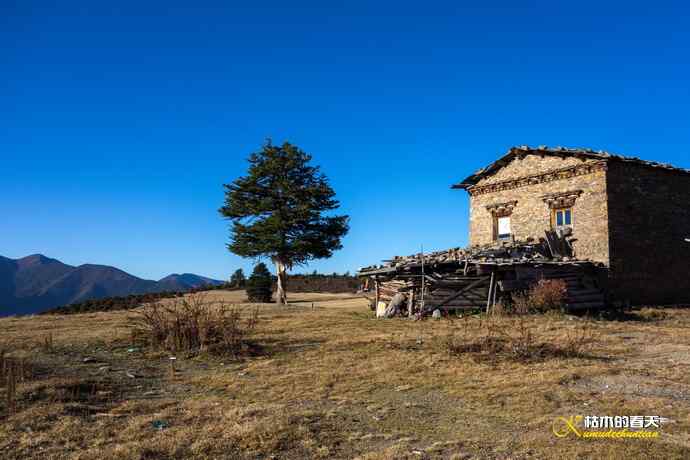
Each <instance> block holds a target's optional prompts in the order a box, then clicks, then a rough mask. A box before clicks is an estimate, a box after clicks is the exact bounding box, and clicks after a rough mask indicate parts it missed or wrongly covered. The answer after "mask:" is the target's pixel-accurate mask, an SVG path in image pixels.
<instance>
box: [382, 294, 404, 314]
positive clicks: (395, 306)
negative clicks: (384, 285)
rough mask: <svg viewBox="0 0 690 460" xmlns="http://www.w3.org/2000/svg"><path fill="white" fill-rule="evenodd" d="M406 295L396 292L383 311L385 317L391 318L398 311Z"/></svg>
mask: <svg viewBox="0 0 690 460" xmlns="http://www.w3.org/2000/svg"><path fill="white" fill-rule="evenodd" d="M406 300H407V297H405V294H403V293H402V292H398V293H397V294H395V295H394V296H393V298H392V299H391V303H389V304H388V307H387V308H386V311H385V313H384V317H385V318H392V317H394V316H395V315H397V314H398V313H399V311H400V310H401V308H402V307H403V306H404V305H405V302H406Z"/></svg>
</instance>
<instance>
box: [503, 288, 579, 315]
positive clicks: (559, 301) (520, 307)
mask: <svg viewBox="0 0 690 460" xmlns="http://www.w3.org/2000/svg"><path fill="white" fill-rule="evenodd" d="M567 293H568V290H567V285H566V283H565V281H563V280H548V279H540V280H539V281H537V283H536V284H534V285H533V286H532V287H531V288H530V289H529V290H528V291H527V292H520V293H516V294H513V296H512V298H511V302H510V303H508V304H503V303H500V304H497V305H496V306H495V307H494V310H493V313H494V314H496V315H499V316H500V315H526V314H529V313H547V312H552V311H561V310H562V309H563V307H564V306H565V299H566V296H567Z"/></svg>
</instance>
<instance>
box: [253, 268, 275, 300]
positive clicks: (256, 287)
mask: <svg viewBox="0 0 690 460" xmlns="http://www.w3.org/2000/svg"><path fill="white" fill-rule="evenodd" d="M272 294H273V277H272V276H271V272H269V271H268V268H267V267H266V264H264V263H259V264H257V265H256V267H254V271H253V272H252V276H250V277H249V279H248V280H247V298H248V299H249V301H250V302H257V303H268V302H270V301H271V295H272Z"/></svg>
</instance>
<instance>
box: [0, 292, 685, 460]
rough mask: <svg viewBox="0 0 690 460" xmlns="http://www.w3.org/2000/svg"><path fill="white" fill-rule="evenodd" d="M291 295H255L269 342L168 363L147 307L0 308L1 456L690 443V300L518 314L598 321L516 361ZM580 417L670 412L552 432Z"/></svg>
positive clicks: (449, 454) (673, 451) (538, 334)
mask: <svg viewBox="0 0 690 460" xmlns="http://www.w3.org/2000/svg"><path fill="white" fill-rule="evenodd" d="M208 296H209V298H211V297H212V298H213V299H216V300H217V299H221V298H222V299H224V300H226V301H228V302H241V301H242V293H239V292H224V291H216V292H211V293H209V294H208ZM293 297H294V298H293V299H291V300H292V301H293V303H294V305H293V306H290V307H279V306H274V305H262V306H260V318H261V323H260V325H259V328H258V329H259V330H258V335H257V337H256V338H255V340H256V341H257V342H258V343H260V344H261V345H262V346H263V349H264V351H263V353H262V354H261V356H257V357H252V358H247V359H245V360H243V361H241V362H232V361H230V360H228V359H220V358H212V357H204V356H202V357H185V356H178V360H177V372H176V373H175V375H174V377H173V376H171V375H170V371H169V364H168V363H169V360H168V358H169V354H166V353H161V352H156V351H154V350H148V349H145V348H143V349H142V348H136V347H133V346H132V343H131V338H130V337H131V333H130V330H129V327H128V325H129V320H128V318H129V317H131V316H132V315H135V314H136V311H128V312H112V313H97V314H84V315H72V316H40V317H26V318H6V319H0V331H2V336H1V337H0V347H2V346H4V348H5V349H8V350H9V353H10V356H13V357H15V358H21V357H23V358H25V359H26V360H27V362H28V363H31V365H30V366H31V369H30V373H31V375H32V377H30V378H28V377H27V379H26V380H25V381H24V382H19V385H18V390H17V406H18V407H17V409H18V410H17V412H16V413H15V414H13V415H9V416H8V415H7V414H6V403H5V390H4V389H2V390H0V396H2V402H0V458H37V459H38V458H40V459H46V458H79V459H91V458H93V459H97V458H98V459H100V458H124V459H135V458H136V459H138V458H357V457H358V458H363V459H379V458H391V459H393V458H395V459H398V458H411V459H420V458H455V459H464V458H560V457H563V458H575V457H578V458H624V457H626V458H688V457H689V456H690V372H688V369H689V367H690V329H689V326H690V311H688V310H655V309H648V310H644V311H643V312H641V313H637V314H633V315H630V317H628V318H627V320H625V321H595V322H588V321H582V320H580V319H575V318H569V317H563V316H539V317H529V318H528V319H526V320H524V323H523V324H522V326H523V327H526V328H527V329H528V330H529V332H530V334H531V335H532V336H533V337H535V338H536V339H537V340H543V341H548V342H550V343H565V342H567V337H572V336H574V335H575V334H576V333H577V331H580V330H582V329H583V328H586V329H587V331H588V334H589V336H591V337H592V339H593V343H592V347H591V348H590V349H588V350H587V352H586V353H585V354H583V355H582V356H580V357H577V358H565V357H549V356H545V357H543V358H541V359H535V360H531V361H529V362H522V361H519V360H513V359H508V358H505V359H504V358H499V359H495V360H478V359H476V356H475V355H472V354H461V355H459V356H458V355H451V354H449V352H448V347H447V345H446V344H447V343H448V340H449V337H454V339H453V341H454V342H463V341H467V342H468V343H469V342H472V341H473V340H475V339H477V338H478V337H479V336H480V335H481V330H482V329H481V327H480V326H479V322H480V320H479V319H477V318H474V317H472V318H468V319H459V320H458V319H455V320H452V321H451V320H447V319H443V320H439V321H433V320H428V321H409V320H405V319H393V320H376V319H374V318H373V317H372V314H371V312H370V311H369V310H368V308H367V304H366V301H365V300H363V299H359V298H356V297H353V296H348V295H328V294H294V296H293ZM209 300H212V299H209ZM312 304H313V307H312ZM482 321H483V320H482ZM493 321H494V323H492V324H494V325H495V326H496V327H499V328H503V329H505V330H509V331H514V330H516V327H517V322H516V321H517V320H516V319H513V318H498V319H495V320H493ZM50 336H52V342H53V344H52V346H51V345H50V343H48V344H46V341H47V342H50V340H46V338H47V337H50ZM26 366H27V368H28V367H29V364H27V365H26ZM27 373H29V371H27ZM570 415H661V416H664V417H667V418H668V419H670V421H669V423H667V424H665V425H664V427H663V429H662V434H661V436H660V438H658V439H655V440H634V439H629V440H594V439H589V440H588V439H578V438H576V437H575V436H570V437H567V438H557V437H555V436H554V434H553V433H552V430H551V426H552V423H553V421H554V419H555V418H556V417H559V416H570Z"/></svg>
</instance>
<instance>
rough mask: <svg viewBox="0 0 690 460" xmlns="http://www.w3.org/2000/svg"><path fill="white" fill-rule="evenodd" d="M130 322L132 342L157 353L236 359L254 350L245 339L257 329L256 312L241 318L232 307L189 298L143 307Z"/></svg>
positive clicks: (237, 311)
mask: <svg viewBox="0 0 690 460" xmlns="http://www.w3.org/2000/svg"><path fill="white" fill-rule="evenodd" d="M131 321H132V337H133V338H134V340H135V341H137V342H143V343H144V344H145V345H150V346H152V347H154V348H156V349H164V350H167V351H170V352H173V353H177V352H181V351H185V352H192V353H200V352H208V353H211V354H215V355H231V356H233V357H235V358H237V357H238V356H240V355H241V354H244V353H247V352H248V351H251V349H252V347H253V346H252V344H251V343H250V342H249V340H248V339H249V337H251V335H252V333H253V332H254V330H255V328H256V324H257V321H258V309H255V310H253V311H252V313H251V314H250V315H249V316H248V317H243V315H242V313H241V311H240V309H239V308H237V307H235V306H229V305H227V304H225V303H223V302H215V303H208V302H206V301H205V299H204V297H203V296H202V295H191V296H187V297H185V298H182V299H175V300H172V301H168V302H156V303H153V304H149V305H146V306H144V307H143V308H142V310H141V312H139V313H138V314H137V315H136V316H133V317H132V318H131Z"/></svg>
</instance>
